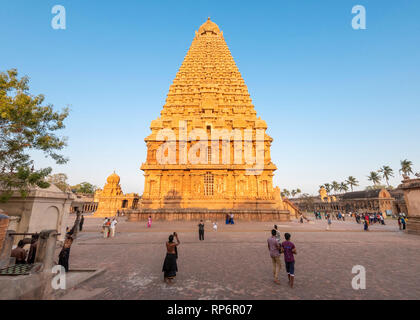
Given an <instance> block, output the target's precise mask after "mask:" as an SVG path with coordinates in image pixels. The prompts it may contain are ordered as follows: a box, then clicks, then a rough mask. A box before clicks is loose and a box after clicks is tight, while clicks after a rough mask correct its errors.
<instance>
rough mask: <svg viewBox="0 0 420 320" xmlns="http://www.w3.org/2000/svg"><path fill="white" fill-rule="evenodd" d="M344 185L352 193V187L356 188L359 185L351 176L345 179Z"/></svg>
mask: <svg viewBox="0 0 420 320" xmlns="http://www.w3.org/2000/svg"><path fill="white" fill-rule="evenodd" d="M346 183H347V184H348V185H349V186H350V188H351V191H352V192H353V187H357V186H358V185H359V181H357V179H356V178H355V177H353V176H350V177H348V178H347V180H346Z"/></svg>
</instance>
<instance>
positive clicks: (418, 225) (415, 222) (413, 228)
mask: <svg viewBox="0 0 420 320" xmlns="http://www.w3.org/2000/svg"><path fill="white" fill-rule="evenodd" d="M402 183H403V184H402V185H401V189H403V191H404V199H405V203H406V204H407V211H408V212H407V218H408V220H407V232H408V233H413V234H417V235H420V179H406V180H404V181H403V182H402Z"/></svg>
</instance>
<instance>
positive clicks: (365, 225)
mask: <svg viewBox="0 0 420 320" xmlns="http://www.w3.org/2000/svg"><path fill="white" fill-rule="evenodd" d="M363 230H365V231H369V222H368V221H367V220H365V221H364V222H363Z"/></svg>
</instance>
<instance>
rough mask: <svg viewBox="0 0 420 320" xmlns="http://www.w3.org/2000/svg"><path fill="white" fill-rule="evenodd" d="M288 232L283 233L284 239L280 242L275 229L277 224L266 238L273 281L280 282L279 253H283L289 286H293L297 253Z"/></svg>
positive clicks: (279, 236) (278, 234)
mask: <svg viewBox="0 0 420 320" xmlns="http://www.w3.org/2000/svg"><path fill="white" fill-rule="evenodd" d="M290 238H291V235H290V233H285V234H284V239H285V241H283V242H282V240H281V235H280V232H279V231H278V230H277V225H275V226H274V229H272V230H271V237H270V238H268V239H267V245H268V251H269V253H270V257H271V262H272V264H273V277H274V282H275V283H277V284H280V280H279V273H280V269H281V261H280V256H281V254H283V255H284V263H285V267H286V272H287V278H288V280H289V286H290V287H291V288H293V284H294V279H295V257H294V255H295V254H297V251H296V246H295V245H294V243H293V242H291V241H290Z"/></svg>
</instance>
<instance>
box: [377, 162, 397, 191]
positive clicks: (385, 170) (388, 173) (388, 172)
mask: <svg viewBox="0 0 420 320" xmlns="http://www.w3.org/2000/svg"><path fill="white" fill-rule="evenodd" d="M378 172H379V173H382V177H383V178H384V179H385V181H386V184H387V186H388V187H389V183H388V180H389V178H390V177H393V176H394V170H392V169H391V167H389V166H383V167H382V168H380V169H379V171H378Z"/></svg>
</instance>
